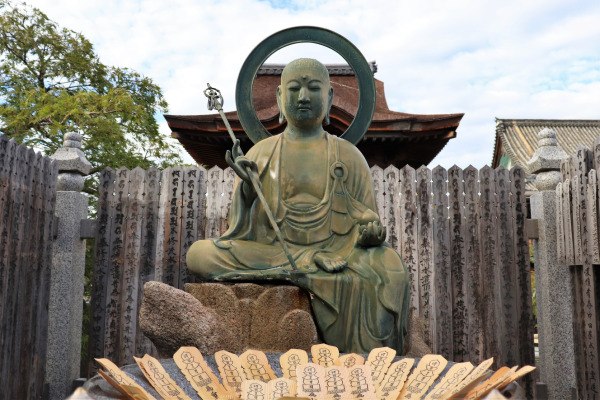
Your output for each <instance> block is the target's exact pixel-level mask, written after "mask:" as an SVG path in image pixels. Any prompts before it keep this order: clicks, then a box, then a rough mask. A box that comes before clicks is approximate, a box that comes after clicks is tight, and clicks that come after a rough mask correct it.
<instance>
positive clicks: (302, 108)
mask: <svg viewBox="0 0 600 400" xmlns="http://www.w3.org/2000/svg"><path fill="white" fill-rule="evenodd" d="M298 110H310V107H309V106H301V107H298Z"/></svg>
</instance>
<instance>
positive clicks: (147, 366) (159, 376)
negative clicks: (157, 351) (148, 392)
mask: <svg viewBox="0 0 600 400" xmlns="http://www.w3.org/2000/svg"><path fill="white" fill-rule="evenodd" d="M133 359H134V360H135V362H136V363H137V365H138V366H139V367H140V369H141V370H142V373H143V374H144V376H145V377H146V379H148V382H150V384H151V385H152V387H153V388H154V389H155V390H156V391H157V392H158V394H159V395H161V396H162V397H163V399H165V400H191V399H190V398H189V397H188V396H187V395H186V394H185V393H184V392H183V390H182V389H181V388H180V387H179V386H177V384H176V383H175V381H173V379H171V377H170V376H169V374H167V371H165V369H164V368H163V366H162V365H160V363H159V362H158V360H157V359H155V358H154V357H151V356H149V355H148V354H146V355H145V356H144V357H143V358H137V357H133Z"/></svg>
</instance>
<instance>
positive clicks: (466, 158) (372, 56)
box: [29, 0, 600, 167]
mask: <svg viewBox="0 0 600 400" xmlns="http://www.w3.org/2000/svg"><path fill="white" fill-rule="evenodd" d="M29 4H32V5H34V6H36V7H38V8H40V9H41V10H42V11H44V12H45V13H46V14H48V16H49V17H50V18H51V19H53V20H55V21H57V22H58V23H59V24H60V25H62V26H64V27H67V28H70V29H73V30H76V31H80V32H82V33H83V34H84V35H85V36H86V37H87V38H88V39H90V40H91V41H92V43H94V45H95V48H96V50H97V51H98V53H99V55H100V58H101V60H102V61H103V62H104V63H106V64H110V65H118V66H124V67H130V68H132V69H135V70H137V71H139V72H141V73H143V74H145V75H147V76H150V77H152V78H153V79H154V80H155V82H156V83H158V84H159V85H160V86H161V87H162V88H163V89H164V91H165V96H166V98H167V101H168V102H169V104H170V112H171V113H173V114H203V113H206V112H207V111H206V108H205V107H206V101H205V99H204V96H203V95H202V91H203V90H204V88H205V86H206V82H210V83H211V84H212V85H214V86H216V87H219V88H220V89H221V90H222V92H223V95H224V97H225V101H226V106H225V108H226V109H228V110H229V109H233V108H234V107H235V101H234V91H235V81H236V79H237V73H238V71H239V69H240V67H241V65H242V63H243V61H244V59H245V58H246V56H247V55H248V54H249V53H250V51H251V50H252V49H253V48H254V46H256V45H257V44H258V43H259V42H260V41H261V40H262V39H264V38H266V37H267V36H269V35H270V34H272V33H274V32H276V31H278V30H280V29H284V28H286V27H290V26H296V25H316V26H322V27H326V28H328V29H332V30H334V31H336V32H339V33H340V34H342V35H344V36H346V37H347V38H348V39H350V40H351V41H353V42H354V44H355V45H356V46H357V47H358V48H359V49H361V51H362V52H363V54H364V55H365V57H366V58H367V59H368V60H377V62H378V64H379V72H378V73H377V75H376V76H377V78H378V79H380V80H382V81H383V82H385V87H386V95H387V99H388V104H389V105H390V108H392V109H394V110H398V111H404V112H411V113H432V114H437V113H453V112H464V113H465V117H464V118H463V121H462V122H461V125H460V127H459V131H458V137H457V139H454V140H452V141H450V143H449V144H448V145H447V146H446V148H445V149H444V150H443V151H442V152H441V153H440V154H439V156H438V157H437V158H436V159H435V160H434V162H433V163H432V166H433V165H437V164H438V163H439V164H441V165H443V166H445V167H450V166H451V165H453V164H458V165H459V166H461V167H466V166H467V165H469V164H472V165H474V166H476V167H481V166H483V165H484V164H486V163H489V162H490V161H491V158H492V151H493V141H494V132H495V121H494V117H500V118H585V119H600V24H598V22H597V21H598V20H599V19H600V3H598V2H591V1H570V2H565V1H562V0H544V1H541V0H533V1H526V2H523V1H517V0H506V1H503V2H485V1H467V0H458V1H453V2H447V1H441V0H440V1H431V0H430V1H391V0H390V1H378V2H373V1H362V0H349V1H341V0H330V1H308V2H299V1H294V0H291V1H277V0H272V1H270V2H269V1H257V0H231V1H217V0H200V1H198V0H175V1H170V2H164V1H158V0H139V1H134V0H129V1H117V0H105V1H87V2H86V1H68V0H33V1H30V2H29ZM272 4H275V5H277V7H274V6H272ZM286 7H287V8H286ZM306 52H310V53H311V54H309V56H315V54H316V57H319V58H320V59H323V60H324V61H328V62H336V61H339V58H336V56H335V55H334V54H332V53H331V52H327V51H317V50H315V48H314V46H313V47H310V46H309V47H306V46H293V47H290V48H289V49H286V50H283V51H281V52H278V53H277V54H275V55H274V56H273V60H275V61H287V60H289V59H291V58H294V57H298V56H305V55H306ZM161 131H162V132H164V133H165V135H167V134H168V133H169V131H168V128H166V125H165V124H161Z"/></svg>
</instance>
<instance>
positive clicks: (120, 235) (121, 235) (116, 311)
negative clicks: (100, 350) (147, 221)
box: [104, 168, 130, 365]
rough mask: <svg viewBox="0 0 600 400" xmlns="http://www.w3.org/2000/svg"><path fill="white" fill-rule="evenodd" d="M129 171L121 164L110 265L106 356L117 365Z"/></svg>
mask: <svg viewBox="0 0 600 400" xmlns="http://www.w3.org/2000/svg"><path fill="white" fill-rule="evenodd" d="M129 175H130V171H129V170H128V169H127V168H119V170H117V176H116V181H115V188H114V193H115V196H114V197H113V200H114V201H115V206H114V208H115V213H114V217H113V218H114V219H113V223H112V227H111V228H112V229H111V238H110V253H109V254H110V255H109V256H110V267H109V270H108V271H109V272H108V285H109V286H108V290H109V293H108V296H107V304H106V322H105V325H106V328H105V339H104V352H105V356H106V358H108V359H110V360H112V361H114V362H115V363H116V364H117V365H122V364H121V361H122V359H121V357H120V355H121V354H122V352H121V351H120V349H121V336H120V325H121V321H122V314H121V293H122V290H123V274H122V271H123V269H124V266H125V250H126V245H127V243H126V240H127V238H126V236H125V230H126V224H125V223H126V215H127V207H128V204H127V197H128V195H129Z"/></svg>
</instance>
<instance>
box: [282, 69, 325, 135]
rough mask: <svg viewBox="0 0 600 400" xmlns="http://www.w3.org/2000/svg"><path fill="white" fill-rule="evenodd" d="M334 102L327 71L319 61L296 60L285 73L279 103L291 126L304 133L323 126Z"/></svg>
mask: <svg viewBox="0 0 600 400" xmlns="http://www.w3.org/2000/svg"><path fill="white" fill-rule="evenodd" d="M332 98H333V90H332V89H331V85H330V84H329V76H328V74H327V69H326V68H325V67H324V66H323V65H322V64H320V63H319V62H318V61H315V60H311V59H300V60H295V61H293V62H291V63H290V64H288V65H287V66H286V67H285V69H284V70H283V73H282V74H281V86H280V87H279V88H278V89H277V102H278V104H279V107H280V109H281V111H282V112H283V115H284V116H285V118H286V119H287V120H288V123H289V124H290V125H291V126H294V127H298V128H302V129H314V128H316V127H318V126H320V125H321V123H322V122H323V119H324V118H325V115H326V114H327V113H328V112H329V108H330V106H331V99H332Z"/></svg>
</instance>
